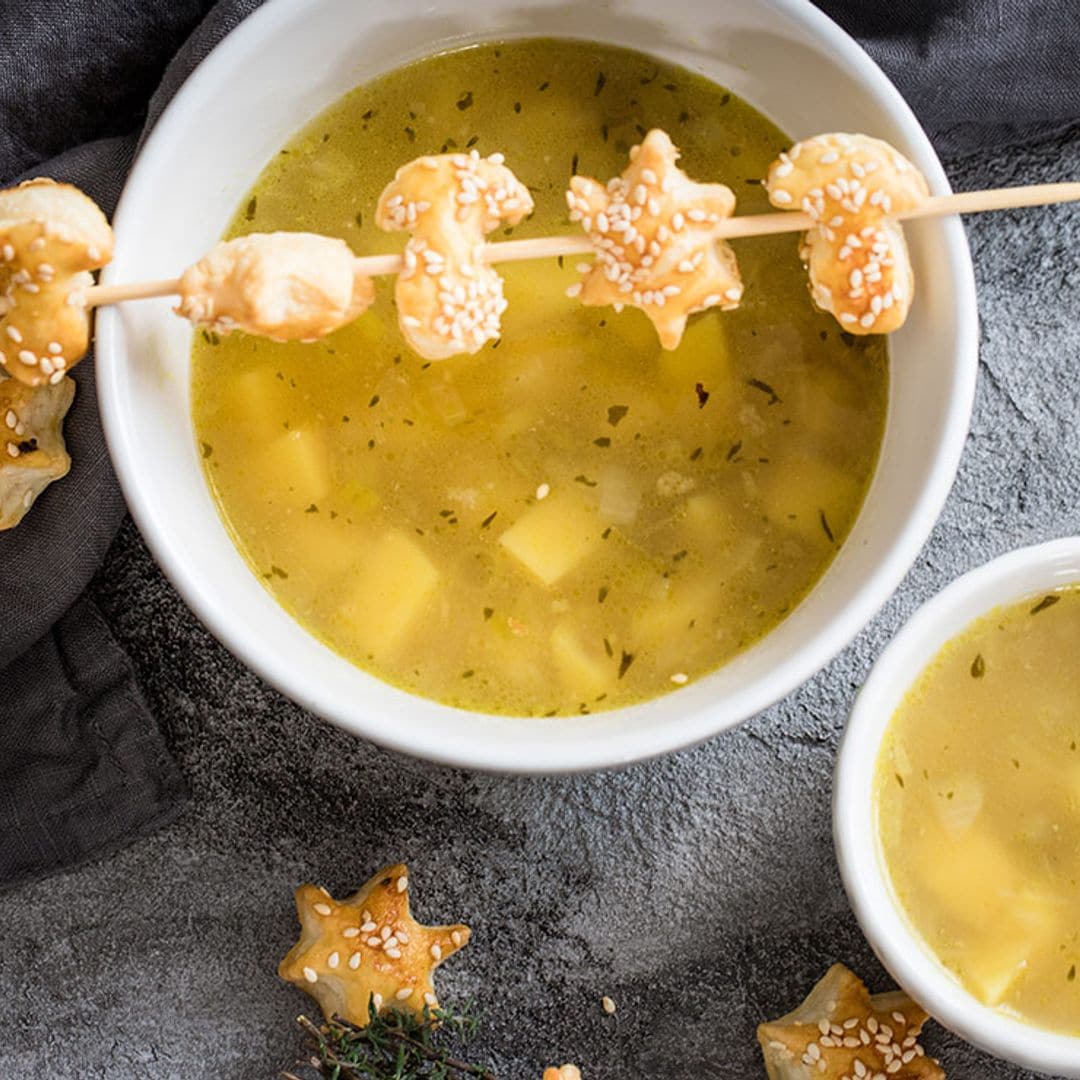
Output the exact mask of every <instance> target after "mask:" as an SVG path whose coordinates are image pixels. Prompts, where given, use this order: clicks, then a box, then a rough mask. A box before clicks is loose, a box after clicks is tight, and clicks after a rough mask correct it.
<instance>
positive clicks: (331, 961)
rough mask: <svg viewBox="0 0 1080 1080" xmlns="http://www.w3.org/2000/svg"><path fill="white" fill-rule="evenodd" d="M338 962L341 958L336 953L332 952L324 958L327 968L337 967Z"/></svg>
mask: <svg viewBox="0 0 1080 1080" xmlns="http://www.w3.org/2000/svg"><path fill="white" fill-rule="evenodd" d="M340 960H341V957H340V956H339V955H338V954H337V952H332V953H331V954H330V955H329V956H328V957H327V958H326V963H327V965H328V966H329V967H332V968H336V967H337V966H338V963H339V961H340Z"/></svg>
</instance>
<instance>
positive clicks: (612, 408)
mask: <svg viewBox="0 0 1080 1080" xmlns="http://www.w3.org/2000/svg"><path fill="white" fill-rule="evenodd" d="M629 411H630V406H629V405H609V406H608V411H607V422H608V423H609V424H610V425H611V426H612V427H618V426H619V421H620V420H622V419H623V417H624V416H626V414H627V413H628V412H629Z"/></svg>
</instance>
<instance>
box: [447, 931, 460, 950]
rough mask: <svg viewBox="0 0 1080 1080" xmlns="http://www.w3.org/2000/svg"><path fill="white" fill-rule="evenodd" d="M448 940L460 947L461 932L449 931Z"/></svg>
mask: <svg viewBox="0 0 1080 1080" xmlns="http://www.w3.org/2000/svg"><path fill="white" fill-rule="evenodd" d="M450 940H451V941H452V942H453V943H454V944H455V945H456V946H457V947H458V948H460V947H461V932H460V931H459V930H451V931H450Z"/></svg>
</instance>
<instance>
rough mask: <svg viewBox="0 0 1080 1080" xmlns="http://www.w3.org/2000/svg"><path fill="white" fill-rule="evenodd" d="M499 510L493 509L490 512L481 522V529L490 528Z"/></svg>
mask: <svg viewBox="0 0 1080 1080" xmlns="http://www.w3.org/2000/svg"><path fill="white" fill-rule="evenodd" d="M498 512H499V511H498V510H492V511H491V513H490V514H488V516H487V517H486V518H484V520H483V521H481V522H480V528H481V529H487V528H490V526H491V523H492V522H493V521H494V520H495V516H496V515H497V514H498Z"/></svg>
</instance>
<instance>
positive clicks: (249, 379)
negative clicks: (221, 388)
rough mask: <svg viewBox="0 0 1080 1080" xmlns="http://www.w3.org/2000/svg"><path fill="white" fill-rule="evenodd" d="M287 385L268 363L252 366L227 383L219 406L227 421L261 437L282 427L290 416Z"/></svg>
mask: <svg viewBox="0 0 1080 1080" xmlns="http://www.w3.org/2000/svg"><path fill="white" fill-rule="evenodd" d="M290 404H291V402H290V397H289V388H288V386H287V384H286V383H285V382H284V381H283V380H281V379H279V378H278V377H277V372H276V371H275V370H274V369H272V368H268V367H258V368H252V369H251V370H250V371H245V372H243V373H242V374H240V375H237V376H236V377H235V378H232V379H230V380H229V381H228V382H227V383H226V389H225V392H224V393H223V394H222V396H221V401H220V402H219V403H218V408H219V409H220V410H221V415H222V416H227V417H229V418H230V423H234V422H235V423H238V424H239V425H240V427H242V428H243V429H244V430H245V431H246V432H249V433H250V434H252V435H255V436H258V437H260V438H263V439H269V438H272V437H273V436H275V435H278V434H280V433H281V432H282V431H284V430H285V423H286V421H287V420H288V419H289V406H290Z"/></svg>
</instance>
